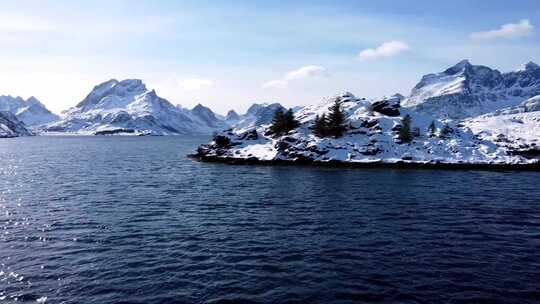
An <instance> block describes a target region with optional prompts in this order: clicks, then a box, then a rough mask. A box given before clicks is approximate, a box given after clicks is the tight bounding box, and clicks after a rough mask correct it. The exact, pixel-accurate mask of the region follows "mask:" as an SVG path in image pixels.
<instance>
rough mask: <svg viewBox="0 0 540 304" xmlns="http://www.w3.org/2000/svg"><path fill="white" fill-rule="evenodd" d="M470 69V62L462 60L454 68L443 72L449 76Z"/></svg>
mask: <svg viewBox="0 0 540 304" xmlns="http://www.w3.org/2000/svg"><path fill="white" fill-rule="evenodd" d="M470 67H472V64H471V63H470V61H469V60H467V59H463V60H461V61H460V62H458V63H456V64H455V65H454V66H452V67H450V68H449V69H447V70H446V71H444V72H445V73H446V74H450V75H451V74H456V73H459V72H461V71H463V70H464V69H467V68H470Z"/></svg>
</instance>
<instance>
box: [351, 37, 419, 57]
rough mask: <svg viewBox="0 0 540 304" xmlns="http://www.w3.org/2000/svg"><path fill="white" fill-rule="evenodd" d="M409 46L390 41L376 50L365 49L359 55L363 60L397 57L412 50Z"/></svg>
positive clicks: (400, 42)
mask: <svg viewBox="0 0 540 304" xmlns="http://www.w3.org/2000/svg"><path fill="white" fill-rule="evenodd" d="M410 49H411V48H410V47H409V45H408V44H407V43H405V42H402V41H389V42H385V43H383V44H381V45H380V46H378V47H377V48H374V49H365V50H363V51H361V52H360V54H358V57H360V59H362V60H371V59H381V58H388V57H393V56H397V55H399V54H401V53H403V52H405V51H408V50H410Z"/></svg>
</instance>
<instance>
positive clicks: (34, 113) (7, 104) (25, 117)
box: [0, 95, 59, 126]
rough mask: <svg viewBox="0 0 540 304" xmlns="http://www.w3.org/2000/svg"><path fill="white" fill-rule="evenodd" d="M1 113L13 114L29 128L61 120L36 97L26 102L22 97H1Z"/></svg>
mask: <svg viewBox="0 0 540 304" xmlns="http://www.w3.org/2000/svg"><path fill="white" fill-rule="evenodd" d="M0 111H8V112H11V113H13V114H14V115H15V116H17V118H18V119H19V120H21V121H22V122H24V123H25V124H26V125H27V126H36V125H41V124H46V123H50V122H53V121H56V120H58V119H59V116H58V115H56V114H54V113H52V112H51V111H49V110H48V109H47V108H46V107H45V106H44V105H43V104H42V103H41V102H39V100H37V98H35V97H30V98H28V99H27V100H24V99H23V98H21V97H13V96H5V95H4V96H0Z"/></svg>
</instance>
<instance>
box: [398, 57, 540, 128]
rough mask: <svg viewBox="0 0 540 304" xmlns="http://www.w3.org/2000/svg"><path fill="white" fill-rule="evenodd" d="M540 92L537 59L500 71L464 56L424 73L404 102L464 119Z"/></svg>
mask: <svg viewBox="0 0 540 304" xmlns="http://www.w3.org/2000/svg"><path fill="white" fill-rule="evenodd" d="M539 94H540V67H539V66H538V65H536V64H535V63H532V62H530V63H528V64H526V65H524V67H523V68H521V69H519V70H517V71H514V72H509V73H501V72H499V71H498V70H494V69H491V68H489V67H486V66H480V65H472V64H471V63H470V62H469V61H467V60H463V61H461V62H459V63H458V64H456V65H455V66H453V67H451V68H448V69H447V70H445V71H444V72H442V73H438V74H429V75H426V76H424V77H422V80H421V81H420V82H419V83H418V84H417V85H416V86H415V87H414V88H413V89H412V91H411V94H410V95H409V96H408V97H407V98H406V99H405V100H404V101H403V102H402V105H403V106H404V107H408V108H411V109H414V110H415V111H418V112H421V113H424V114H428V115H432V116H435V117H439V118H452V119H462V118H467V117H474V116H478V115H482V114H486V113H489V112H493V111H496V110H499V109H502V108H507V107H512V106H516V105H518V104H519V103H521V102H523V101H524V100H526V99H528V98H531V97H533V96H536V95H539Z"/></svg>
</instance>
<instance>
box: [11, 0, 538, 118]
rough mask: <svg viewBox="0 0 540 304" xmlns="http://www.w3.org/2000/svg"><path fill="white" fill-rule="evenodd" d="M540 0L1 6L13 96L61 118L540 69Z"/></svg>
mask: <svg viewBox="0 0 540 304" xmlns="http://www.w3.org/2000/svg"><path fill="white" fill-rule="evenodd" d="M539 20H540V3H538V1H517V0H516V1H512V2H511V3H510V2H508V1H473V0H469V1H461V0H457V1H456V0H453V1H446V2H444V3H443V2H442V1H376V2H375V1H279V2H278V1H275V2H272V1H99V0H98V1H73V0H72V1H52V0H51V1H32V0H28V1H24V2H23V1H0V51H1V55H2V56H0V70H1V71H2V73H0V94H12V95H21V96H23V97H28V96H31V95H34V96H36V97H38V98H39V99H40V100H42V101H43V102H44V103H45V104H46V105H47V106H48V107H49V108H51V109H52V110H54V111H56V112H60V111H61V110H64V109H66V108H68V107H70V106H73V105H75V104H76V103H77V102H79V101H80V100H81V99H82V98H84V96H85V95H86V94H87V93H88V92H89V91H90V89H91V88H92V87H93V86H94V85H95V84H97V83H99V82H103V81H105V80H108V79H110V78H117V79H123V78H141V79H143V80H144V81H145V83H146V84H147V86H148V87H150V88H155V89H156V91H157V92H158V94H159V95H160V96H162V97H165V98H167V99H168V100H169V101H171V102H173V103H175V104H182V105H184V106H186V107H192V106H194V105H195V104H197V103H199V102H200V103H203V104H205V105H208V106H210V107H211V108H213V109H215V110H217V111H218V112H221V113H224V112H226V111H227V110H228V109H231V108H233V109H236V110H238V111H240V112H242V111H244V110H245V109H246V108H247V107H248V106H249V105H250V104H251V103H253V102H273V101H279V102H282V103H283V104H285V105H288V106H292V105H301V104H308V103H313V102H317V101H319V100H321V99H322V98H324V97H326V96H330V95H333V94H336V93H339V92H341V91H351V92H353V93H354V94H356V95H358V96H366V97H379V96H383V95H388V94H392V93H394V92H400V93H402V94H405V95H406V94H408V93H409V91H410V89H411V88H412V87H413V86H414V85H415V84H416V83H417V82H418V80H419V78H420V77H421V76H422V75H423V74H427V73H431V72H438V71H441V70H443V69H445V68H446V67H448V66H450V65H453V64H455V63H457V62H458V61H460V60H461V59H464V58H467V59H470V60H471V62H472V63H474V64H483V65H488V66H492V67H495V68H498V69H500V70H501V71H508V70H513V69H516V68H518V67H519V66H520V65H521V64H523V63H525V62H528V61H535V62H540V36H539V35H538V33H537V26H538V21H539Z"/></svg>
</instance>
